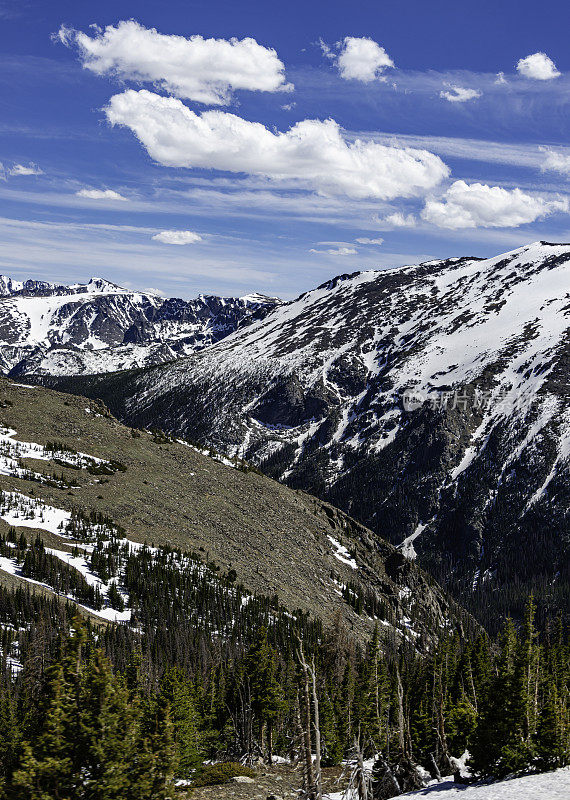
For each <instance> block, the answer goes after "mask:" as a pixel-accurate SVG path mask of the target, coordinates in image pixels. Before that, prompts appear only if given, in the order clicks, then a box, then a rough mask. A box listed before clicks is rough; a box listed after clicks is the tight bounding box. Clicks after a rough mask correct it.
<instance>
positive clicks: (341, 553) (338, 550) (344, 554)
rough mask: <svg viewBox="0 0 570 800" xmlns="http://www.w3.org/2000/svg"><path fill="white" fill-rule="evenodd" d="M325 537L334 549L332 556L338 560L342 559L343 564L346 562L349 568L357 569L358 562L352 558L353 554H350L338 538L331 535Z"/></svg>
mask: <svg viewBox="0 0 570 800" xmlns="http://www.w3.org/2000/svg"><path fill="white" fill-rule="evenodd" d="M327 539H328V540H329V542H330V543H331V544H332V546H333V547H334V549H335V553H334V557H335V558H338V560H339V561H342V563H343V564H346V565H347V566H348V567H350V568H351V569H358V564H357V563H356V561H355V560H354V556H352V555H351V554H350V552H349V551H348V550H347V549H346V547H344V545H342V544H341V543H340V542H339V541H338V539H335V538H334V537H333V536H328V535H327Z"/></svg>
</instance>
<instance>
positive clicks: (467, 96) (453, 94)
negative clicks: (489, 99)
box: [439, 86, 481, 103]
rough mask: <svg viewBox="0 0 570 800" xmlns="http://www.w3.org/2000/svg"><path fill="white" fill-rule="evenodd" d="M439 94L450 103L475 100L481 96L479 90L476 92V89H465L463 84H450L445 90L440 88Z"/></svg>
mask: <svg viewBox="0 0 570 800" xmlns="http://www.w3.org/2000/svg"><path fill="white" fill-rule="evenodd" d="M439 96H440V97H443V99H444V100H449V102H450V103H466V102H467V101H468V100H476V99H477V98H478V97H481V92H478V91H477V89H465V88H463V86H450V87H449V89H447V90H445V91H444V90H443V89H442V91H441V92H440V93H439Z"/></svg>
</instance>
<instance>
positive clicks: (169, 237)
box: [152, 231, 204, 244]
mask: <svg viewBox="0 0 570 800" xmlns="http://www.w3.org/2000/svg"><path fill="white" fill-rule="evenodd" d="M152 238H153V239H154V240H155V241H156V242H162V243H163V244H196V242H202V241H204V240H203V238H202V237H201V236H200V234H199V233H194V231H160V233H155V235H154V236H153V237H152Z"/></svg>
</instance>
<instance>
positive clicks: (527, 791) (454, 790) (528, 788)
mask: <svg viewBox="0 0 570 800" xmlns="http://www.w3.org/2000/svg"><path fill="white" fill-rule="evenodd" d="M426 795H427V796H428V797H429V798H430V800H448V798H449V800H452V798H453V797H457V800H459V798H461V800H568V798H570V767H564V768H562V769H557V770H555V771H554V772H543V773H542V774H541V775H525V776H523V777H522V778H512V779H510V780H504V781H497V782H495V783H488V784H472V785H469V784H459V783H454V781H453V779H452V778H443V780H441V781H439V782H436V781H433V782H432V783H431V784H430V785H429V786H426V788H425V789H420V790H419V791H417V792H408V793H406V794H403V795H399V797H417V798H420V797H425V796H426ZM325 800H357V796H356V795H353V796H351V795H350V794H348V795H347V793H346V792H335V793H334V794H329V795H325Z"/></svg>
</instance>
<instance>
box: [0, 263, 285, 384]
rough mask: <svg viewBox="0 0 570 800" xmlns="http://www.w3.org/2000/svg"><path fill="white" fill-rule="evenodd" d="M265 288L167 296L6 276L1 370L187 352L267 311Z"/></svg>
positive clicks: (78, 366)
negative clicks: (240, 293) (237, 294)
mask: <svg viewBox="0 0 570 800" xmlns="http://www.w3.org/2000/svg"><path fill="white" fill-rule="evenodd" d="M277 303H279V301H278V300H277V299H275V298H269V297H264V296H263V295H257V294H254V295H247V296H245V297H241V298H222V297H213V296H203V295H202V296H200V297H197V298H196V299H194V300H189V301H185V300H180V299H176V298H170V299H165V298H163V297H160V296H158V295H156V294H153V293H151V292H133V291H129V290H127V289H122V288H121V287H120V286H116V285H115V284H113V283H110V282H109V281H106V280H103V279H101V278H92V279H91V280H90V281H89V283H87V284H83V285H82V284H74V285H71V286H59V285H56V284H52V283H45V282H43V281H34V280H28V281H25V282H20V281H14V280H12V279H11V278H8V277H6V276H3V275H2V276H0V371H3V372H6V373H11V374H13V375H18V374H25V373H28V372H33V373H35V374H45V373H49V374H53V375H70V374H71V375H77V374H83V373H98V372H107V371H115V370H119V369H127V368H129V367H140V366H146V365H149V364H158V363H162V362H164V361H170V360H172V359H174V358H177V357H178V356H180V355H187V354H189V353H192V352H194V351H195V350H197V349H200V348H201V347H204V346H206V345H208V344H211V343H212V342H216V341H218V340H219V339H221V338H223V337H224V336H227V335H228V334H229V333H231V332H233V331H234V330H236V329H237V328H238V327H239V325H240V324H243V323H244V322H245V321H246V320H249V319H250V318H253V317H255V316H263V314H264V313H266V312H267V311H268V310H270V309H272V308H273V307H274V306H275V305H276V304H277Z"/></svg>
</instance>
